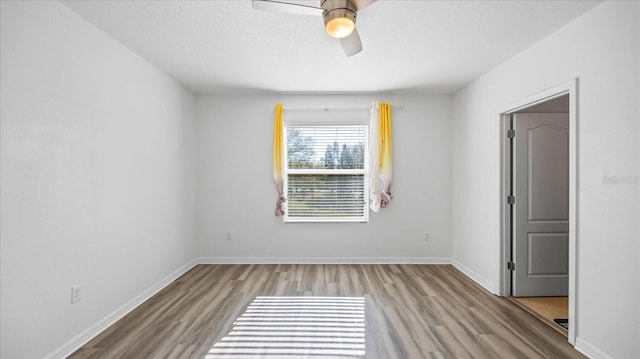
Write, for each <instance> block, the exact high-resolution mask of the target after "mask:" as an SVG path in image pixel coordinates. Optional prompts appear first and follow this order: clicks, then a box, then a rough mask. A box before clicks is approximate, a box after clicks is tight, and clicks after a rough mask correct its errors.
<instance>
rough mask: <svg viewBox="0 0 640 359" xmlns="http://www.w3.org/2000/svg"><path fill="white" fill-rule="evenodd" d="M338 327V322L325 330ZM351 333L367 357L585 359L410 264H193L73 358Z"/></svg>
mask: <svg viewBox="0 0 640 359" xmlns="http://www.w3.org/2000/svg"><path fill="white" fill-rule="evenodd" d="M258 297H261V298H263V297H264V298H265V299H262V301H261V300H258ZM277 297H286V298H281V299H278V298H277ZM288 297H292V298H288ZM300 297H303V298H306V299H304V300H303V299H300ZM321 297H322V298H321ZM327 297H330V298H327ZM352 297H353V298H360V299H348V298H352ZM323 298H324V299H323ZM264 300H266V302H263V301H264ZM345 300H346V301H347V302H344V301H345ZM358 300H362V303H364V328H363V329H362V334H358V333H359V330H360V329H358V328H360V327H359V325H361V324H358V323H361V322H360V321H359V320H360V319H358V318H359V314H357V313H362V312H361V311H360V310H359V309H345V308H352V306H351V304H348V303H352V301H356V303H358V302H357V301H358ZM274 301H275V302H278V306H275V307H274V306H272V304H270V303H273V302H274ZM296 301H298V302H299V301H302V302H301V303H297V304H292V302H296ZM265 303H266V304H265ZM323 303H324V304H323ZM327 303H329V304H327ZM341 303H346V304H341ZM283 306H284V307H283ZM255 308H259V309H255ZM265 308H266V309H265ZM273 308H277V309H273ZM283 308H284V309H283ZM353 308H360V307H357V306H356V307H353ZM249 309H251V311H250V312H248V310H249ZM354 313H355V314H354ZM360 315H362V314H360ZM246 323H251V324H250V325H245V324H246ZM305 323H306V324H305ZM305 325H306V326H310V327H309V328H307V329H305V330H306V332H304V331H303V330H302V329H301V328H305V327H304V326H305ZM338 325H341V326H343V327H342V328H346V329H338V327H336V328H335V329H326V328H333V327H332V326H338ZM232 333H233V336H231V335H232ZM285 333H286V334H285ZM303 334H304V335H303ZM358 335H362V336H363V338H364V339H362V340H363V341H364V346H363V348H364V355H355V356H354V355H348V356H346V357H349V358H373V359H377V358H385V359H386V358H389V359H392V358H399V359H402V358H407V359H420V358H439V359H443V358H584V357H583V356H582V355H581V354H580V353H578V352H577V351H576V350H574V349H573V348H572V347H571V346H570V345H569V344H568V343H567V342H566V337H564V336H563V335H561V334H560V333H558V332H557V331H555V330H553V329H552V328H550V327H549V326H548V325H546V324H545V323H543V322H541V321H540V320H538V319H537V318H535V317H533V316H532V315H531V314H529V313H528V312H526V311H525V310H523V309H522V308H520V307H519V306H518V305H516V304H514V303H512V302H510V301H509V300H507V299H505V298H500V297H496V296H494V295H492V294H491V293H488V292H487V291H486V290H485V289H484V288H482V287H480V286H479V285H477V284H476V283H475V282H473V281H471V280H470V279H469V278H467V277H466V276H465V275H463V274H462V273H460V272H459V271H458V270H456V269H455V268H454V267H452V266H450V265H407V264H402V265H346V264H339V265H338V264H336V265H300V264H273V265H258V264H245V265H198V266H196V267H194V268H193V269H192V270H191V271H189V272H188V273H186V274H185V275H183V276H182V277H180V278H178V279H177V280H176V281H174V282H173V283H171V284H170V285H168V286H167V287H166V288H165V289H163V290H162V291H160V292H159V293H157V294H156V295H155V296H153V297H152V298H151V299H149V300H148V301H147V302H145V303H143V304H142V305H141V306H140V307H138V308H136V309H135V310H134V311H132V312H131V313H129V314H128V315H126V316H125V317H123V318H122V319H121V320H119V321H118V322H116V323H115V324H114V325H112V326H111V327H109V328H108V329H107V330H105V331H104V332H103V333H101V334H100V335H98V336H97V337H95V338H94V339H93V340H91V341H90V342H88V343H86V344H85V345H84V346H83V347H82V348H80V349H79V350H78V351H77V352H75V353H74V354H73V355H71V357H70V358H73V359H92V358H198V359H202V358H205V357H206V358H211V359H215V358H219V357H228V358H231V359H233V358H235V359H240V358H243V359H244V358H264V359H274V358H291V359H292V358H295V357H306V355H305V354H304V353H305V350H307V351H315V353H324V354H323V355H320V356H317V357H318V358H319V357H327V358H338V357H343V358H344V357H345V356H344V355H345V354H344V353H343V354H340V353H341V352H340V351H341V350H342V351H345V350H346V349H345V348H348V346H349V345H353V347H354V348H360V347H362V345H361V344H356V343H360V340H361V339H357V338H356V339H354V338H355V337H354V336H356V337H357V336H358ZM265 337H266V338H270V339H269V340H267V341H265V340H263V339H260V338H265ZM327 338H329V339H327ZM331 338H335V339H331ZM349 343H354V344H349ZM216 348H217V349H216ZM220 348H222V349H220ZM223 350H224V351H225V353H227V351H228V352H230V353H234V350H235V351H237V352H235V353H236V354H237V355H236V354H225V355H226V356H217V354H216V353H217V351H223ZM358 350H360V349H358ZM267 353H275V354H273V355H272V356H269V355H267ZM314 358H316V357H314Z"/></svg>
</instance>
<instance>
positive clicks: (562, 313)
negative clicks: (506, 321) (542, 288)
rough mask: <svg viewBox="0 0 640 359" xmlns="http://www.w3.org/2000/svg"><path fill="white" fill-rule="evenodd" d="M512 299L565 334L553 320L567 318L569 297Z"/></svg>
mask: <svg viewBox="0 0 640 359" xmlns="http://www.w3.org/2000/svg"><path fill="white" fill-rule="evenodd" d="M513 299H514V300H515V301H516V302H518V303H519V304H521V305H522V306H524V307H526V308H527V309H529V310H531V311H533V312H535V314H537V315H538V316H540V317H542V318H544V319H546V320H547V321H549V322H551V323H552V324H553V326H554V327H557V328H560V330H561V331H564V332H565V333H566V330H565V329H564V328H562V327H561V326H560V325H558V324H556V323H554V321H553V320H554V319H557V318H564V319H567V318H569V297H520V298H516V297H513ZM557 328H556V329H557Z"/></svg>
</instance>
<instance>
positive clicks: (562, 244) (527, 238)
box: [512, 113, 569, 297]
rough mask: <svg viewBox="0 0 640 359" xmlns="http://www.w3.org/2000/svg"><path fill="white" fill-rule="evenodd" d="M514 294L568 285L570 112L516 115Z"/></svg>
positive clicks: (556, 290) (561, 290)
mask: <svg viewBox="0 0 640 359" xmlns="http://www.w3.org/2000/svg"><path fill="white" fill-rule="evenodd" d="M513 127H514V129H515V138H514V139H513V141H514V142H513V147H512V149H513V153H512V158H513V176H514V178H513V182H512V183H513V188H512V193H513V194H514V195H515V204H514V205H513V223H512V230H513V236H514V237H513V251H514V252H513V258H514V267H515V269H514V272H513V276H512V278H513V283H512V295H514V296H516V297H526V296H566V295H568V290H569V280H568V275H569V114H566V113H561V114H557V113H554V114H549V113H544V114H542V113H516V114H514V117H513Z"/></svg>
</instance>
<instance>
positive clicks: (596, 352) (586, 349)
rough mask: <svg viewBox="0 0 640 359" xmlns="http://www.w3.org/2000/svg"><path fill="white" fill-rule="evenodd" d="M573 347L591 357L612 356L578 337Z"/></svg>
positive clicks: (606, 358) (603, 357)
mask: <svg viewBox="0 0 640 359" xmlns="http://www.w3.org/2000/svg"><path fill="white" fill-rule="evenodd" d="M574 348H575V349H576V350H577V351H579V352H580V353H582V354H584V355H586V356H587V357H588V358H591V359H613V357H611V356H609V355H608V354H607V353H605V352H603V351H602V350H600V349H599V348H598V347H596V346H595V345H593V344H591V343H589V342H587V341H586V340H584V339H582V338H580V337H577V338H576V345H575V346H574Z"/></svg>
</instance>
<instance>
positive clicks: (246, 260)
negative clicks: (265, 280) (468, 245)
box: [198, 257, 451, 264]
mask: <svg viewBox="0 0 640 359" xmlns="http://www.w3.org/2000/svg"><path fill="white" fill-rule="evenodd" d="M198 263H199V264H451V258H441V257H434V258H425V257H200V258H198Z"/></svg>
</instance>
